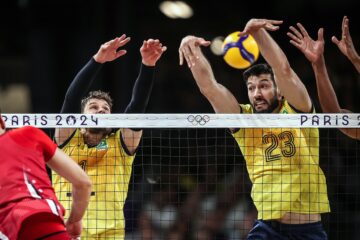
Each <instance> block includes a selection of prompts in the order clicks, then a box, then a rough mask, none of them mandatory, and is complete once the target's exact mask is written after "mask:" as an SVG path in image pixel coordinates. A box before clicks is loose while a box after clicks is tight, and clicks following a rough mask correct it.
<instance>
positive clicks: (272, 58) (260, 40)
mask: <svg viewBox="0 0 360 240" xmlns="http://www.w3.org/2000/svg"><path fill="white" fill-rule="evenodd" d="M252 36H253V37H254V39H255V41H256V42H257V44H258V46H259V49H260V52H261V55H262V56H263V57H264V59H265V60H266V62H267V63H268V64H269V65H270V66H271V68H272V69H273V71H274V73H275V74H276V75H278V76H279V75H281V76H282V75H284V74H288V75H290V74H291V68H290V64H289V62H288V59H287V57H286V55H285V53H284V52H283V51H282V49H281V48H280V47H279V45H278V44H277V43H276V42H275V41H274V39H273V38H272V37H271V36H270V34H269V33H268V32H267V31H266V30H265V29H263V28H261V29H259V30H258V31H256V32H254V33H252Z"/></svg>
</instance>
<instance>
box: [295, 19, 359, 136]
mask: <svg viewBox="0 0 360 240" xmlns="http://www.w3.org/2000/svg"><path fill="white" fill-rule="evenodd" d="M297 26H298V29H299V30H298V29H296V28H295V27H293V26H291V27H290V31H291V32H289V33H288V36H289V37H290V38H291V41H290V42H291V43H292V44H293V45H294V46H295V47H297V48H298V49H299V50H300V51H301V52H302V53H303V54H304V55H305V57H306V58H307V59H308V60H309V61H310V62H311V65H312V67H313V70H314V73H315V78H316V86H317V92H318V96H319V100H320V105H321V108H322V110H323V112H326V113H349V112H351V111H350V110H348V109H343V108H341V107H340V105H339V102H338V100H337V97H336V94H335V91H334V88H333V86H332V85H331V81H330V77H329V74H328V72H327V68H326V63H325V57H324V46H325V41H324V29H322V28H320V29H319V31H318V39H317V40H313V39H312V38H311V37H310V36H309V34H308V33H307V31H306V29H305V28H304V27H303V26H302V25H301V24H300V23H298V24H297ZM332 41H333V42H334V43H335V44H336V45H337V46H338V47H339V49H340V51H341V52H342V53H343V54H344V55H345V56H346V57H347V58H348V59H349V60H350V61H351V63H352V64H353V65H354V67H355V68H356V70H357V71H358V73H360V56H359V54H358V53H357V52H356V50H355V47H354V43H353V41H352V38H351V35H350V31H349V19H348V18H347V17H346V16H344V18H343V22H342V38H341V40H340V41H339V40H338V39H337V38H336V37H332ZM340 130H341V131H342V132H343V133H344V134H346V135H347V136H349V137H351V138H353V139H357V140H360V128H341V129H340Z"/></svg>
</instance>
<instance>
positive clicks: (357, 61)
mask: <svg viewBox="0 0 360 240" xmlns="http://www.w3.org/2000/svg"><path fill="white" fill-rule="evenodd" d="M350 61H351V63H352V64H353V65H354V67H355V68H356V70H357V71H358V73H360V56H358V55H357V56H355V57H352V58H350Z"/></svg>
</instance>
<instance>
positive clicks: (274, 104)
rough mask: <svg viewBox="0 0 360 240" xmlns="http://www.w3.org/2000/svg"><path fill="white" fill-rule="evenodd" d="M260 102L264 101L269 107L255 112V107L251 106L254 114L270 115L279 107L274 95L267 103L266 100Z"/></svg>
mask: <svg viewBox="0 0 360 240" xmlns="http://www.w3.org/2000/svg"><path fill="white" fill-rule="evenodd" d="M262 100H263V101H265V102H266V103H267V104H268V106H269V107H268V108H266V109H262V110H259V111H257V110H256V108H255V105H254V104H251V105H252V108H253V109H254V112H255V113H272V112H273V111H274V110H275V109H276V108H277V107H278V106H279V99H278V98H277V96H276V95H274V97H273V98H272V99H270V100H269V101H268V100H266V99H262Z"/></svg>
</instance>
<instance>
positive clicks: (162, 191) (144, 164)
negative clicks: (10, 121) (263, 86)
mask: <svg viewBox="0 0 360 240" xmlns="http://www.w3.org/2000/svg"><path fill="white" fill-rule="evenodd" d="M160 3H161V1H160V0H117V1H115V0H104V1H92V0H87V1H85V0H77V1H74V0H71V1H70V0H61V1H59V0H57V1H55V0H54V1H45V0H44V1H40V0H39V1H35V0H4V1H1V3H0V29H1V33H0V76H1V78H0V106H1V109H2V112H4V113H57V112H59V111H60V108H61V104H62V101H63V97H64V95H65V91H66V89H67V87H68V86H69V84H70V82H71V80H72V79H73V78H74V76H75V75H76V73H77V72H78V71H79V70H80V69H81V68H82V66H83V65H84V64H85V63H86V62H87V61H88V60H89V59H90V58H91V57H92V56H93V55H94V54H95V53H96V52H97V50H98V49H99V46H100V45H101V44H102V43H104V42H106V41H108V40H110V39H113V38H114V37H116V36H120V35H121V34H123V33H126V34H127V35H128V36H130V37H131V41H130V42H129V43H128V44H127V45H126V46H125V47H124V48H125V49H127V51H128V53H127V54H126V55H125V56H123V57H121V58H120V59H118V60H116V61H115V62H112V63H107V64H105V66H104V67H103V69H102V71H101V72H100V74H99V76H98V78H97V82H96V84H95V86H94V87H93V89H99V88H101V89H103V90H105V91H108V92H110V93H111V95H112V96H113V98H114V100H115V107H116V108H118V109H124V108H125V107H126V105H127V104H128V102H129V100H130V97H131V91H132V87H133V83H134V81H135V79H136V77H137V74H138V70H139V66H140V61H141V57H140V52H139V48H140V46H141V44H142V41H143V40H144V39H148V38H155V39H159V40H160V41H161V42H162V43H163V44H164V45H166V46H167V47H168V50H167V51H166V52H165V54H164V55H163V56H162V58H161V60H160V61H159V63H158V65H157V70H156V80H155V86H154V89H153V93H152V96H151V100H150V104H149V107H148V111H147V112H149V113H213V110H212V108H211V106H210V104H209V103H208V102H207V100H206V99H205V98H204V97H203V96H202V95H201V93H200V91H199V90H198V88H197V86H196V84H195V82H194V80H193V78H192V76H191V73H190V71H189V70H188V69H187V67H186V66H179V57H178V47H179V44H180V41H181V39H182V38H183V37H184V36H186V35H189V34H191V35H197V36H201V37H204V38H205V39H207V40H212V39H214V38H215V37H217V36H226V35H228V34H229V33H232V32H234V31H238V30H242V29H243V28H244V26H245V24H246V22H247V21H248V20H249V19H250V18H268V19H279V20H284V23H283V25H282V26H281V28H280V30H279V31H277V32H274V33H271V35H272V36H273V37H274V39H275V40H276V41H277V42H278V43H279V45H280V46H281V48H282V49H283V50H284V52H285V53H286V54H287V56H288V59H289V62H290V64H291V65H292V67H293V68H294V70H295V72H296V73H297V74H298V75H299V76H300V78H301V79H302V80H303V82H304V84H305V85H306V87H307V89H308V90H309V92H310V95H311V97H312V99H313V101H314V104H315V106H316V108H317V111H318V112H321V109H320V107H319V104H318V100H317V92H316V85H315V78H314V74H313V72H312V69H311V65H310V64H309V62H308V61H307V60H306V59H305V57H304V56H303V55H302V54H301V53H300V52H299V51H298V50H297V49H295V47H293V46H292V45H291V44H290V43H289V39H288V37H287V36H286V32H287V30H288V28H289V26H291V25H295V24H296V23H297V22H301V23H302V24H303V25H304V26H305V27H306V28H307V29H308V30H309V34H310V35H311V36H314V37H316V36H317V30H318V28H319V27H324V28H325V41H326V45H325V58H326V61H327V65H328V70H329V73H330V77H331V80H332V83H333V85H334V87H335V90H336V93H337V96H338V99H339V102H340V105H341V106H343V107H344V108H347V109H351V110H353V111H354V112H360V104H359V93H360V77H359V74H358V73H357V72H356V70H355V69H354V68H353V66H352V65H351V63H350V62H349V61H348V60H347V59H346V57H345V56H343V55H342V54H341V53H340V51H339V50H338V49H337V47H336V46H335V45H334V44H333V43H332V42H331V40H330V39H331V36H333V35H336V36H338V37H340V36H341V22H342V17H343V16H344V15H347V16H348V17H349V19H350V33H351V35H352V37H353V41H354V44H355V47H356V48H357V50H358V52H360V32H359V26H360V16H359V10H360V2H359V1H356V0H342V1H338V0H313V1H309V0H304V1H300V0H294V1H286V0H271V1H235V0H223V1H215V0H208V1H200V0H193V1H187V3H188V4H189V5H190V6H191V7H192V8H193V16H192V17H191V18H188V19H171V18H168V17H166V16H165V15H164V14H162V13H161V11H160V10H159V4H160ZM204 53H205V54H206V56H207V57H208V58H209V60H210V63H211V65H212V67H213V70H214V73H215V76H216V78H217V80H218V81H219V82H220V83H222V84H223V85H224V86H226V87H227V88H229V89H230V90H231V92H233V93H234V95H235V96H236V98H237V99H238V101H239V102H244V103H246V102H247V94H246V88H245V84H244V82H243V81H242V76H241V75H242V71H241V70H238V69H234V68H231V67H230V66H228V65H227V64H226V63H225V62H224V60H223V59H222V57H221V56H217V55H214V54H213V53H212V52H211V51H210V50H209V49H204ZM263 61H264V60H263V59H262V58H261V57H260V58H259V60H258V62H263ZM50 134H51V133H50ZM321 146H322V147H321V165H322V168H323V170H324V172H325V175H326V176H327V181H328V186H329V197H330V201H331V207H332V213H331V214H327V215H325V216H324V218H323V219H324V224H325V227H326V229H327V231H328V232H329V236H330V239H356V236H359V234H360V232H359V228H358V226H359V224H360V211H359V210H360V209H359V208H360V203H359V202H360V194H359V193H358V191H359V190H360V171H359V169H360V165H359V163H358V160H359V156H360V150H359V149H360V148H359V141H355V140H351V139H349V138H347V137H345V136H343V135H342V134H341V133H339V131H338V130H336V129H334V130H328V129H323V130H321ZM249 189H250V184H249V180H248V177H247V175H246V168H245V165H244V161H243V159H242V156H241V154H240V151H239V149H238V147H237V146H236V144H235V142H234V140H233V139H232V137H231V136H230V135H229V133H228V132H227V131H226V130H223V129H218V130H214V129H212V130H210V129H208V130H197V131H196V130H184V129H182V130H151V131H150V130H149V131H145V134H144V138H143V140H142V144H141V146H140V149H139V152H138V155H137V157H136V160H135V163H134V170H133V178H132V181H131V187H130V192H129V199H128V202H127V206H126V216H127V232H128V238H129V239H131V237H133V239H135V237H136V236H142V238H143V239H242V238H243V237H244V236H245V235H246V233H247V231H248V229H249V228H251V226H252V223H253V220H254V219H255V218H256V211H255V210H254V207H253V206H252V204H251V200H250V196H249ZM151 236H153V237H151Z"/></svg>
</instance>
